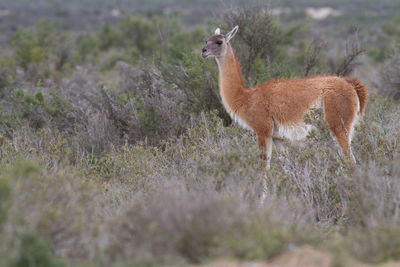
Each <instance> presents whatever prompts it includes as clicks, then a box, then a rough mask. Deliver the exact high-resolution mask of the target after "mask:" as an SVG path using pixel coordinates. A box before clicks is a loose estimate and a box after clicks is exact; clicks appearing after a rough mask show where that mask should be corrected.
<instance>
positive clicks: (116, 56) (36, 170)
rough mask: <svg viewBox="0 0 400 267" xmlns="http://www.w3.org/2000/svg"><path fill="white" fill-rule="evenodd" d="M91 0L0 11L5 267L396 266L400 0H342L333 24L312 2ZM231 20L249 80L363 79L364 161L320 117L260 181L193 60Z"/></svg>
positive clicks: (214, 87)
mask: <svg viewBox="0 0 400 267" xmlns="http://www.w3.org/2000/svg"><path fill="white" fill-rule="evenodd" d="M216 2H217V5H218V8H216V9H215V10H214V9H213V7H214V6H215V4H216ZM93 3H94V1H89V0H86V1H68V3H64V1H44V0H40V1H37V2H36V5H34V4H33V3H31V2H30V1H22V0H16V1H13V2H12V3H11V2H10V3H1V4H0V11H2V12H0V20H1V24H0V25H1V26H0V31H1V33H2V35H1V38H0V42H1V43H2V44H3V45H2V47H0V266H187V265H191V264H207V263H210V262H214V261H220V260H221V259H228V261H230V260H232V261H251V260H256V261H259V262H265V261H272V262H280V259H281V258H280V257H281V256H282V255H286V254H288V253H289V255H296V253H299V251H300V252H303V251H305V252H304V253H307V251H309V250H312V249H317V250H318V251H322V252H320V253H322V255H328V256H327V257H329V258H330V259H331V260H330V261H329V265H332V266H348V265H349V264H353V263H354V262H361V263H368V264H385V263H388V262H396V261H398V260H400V205H399V203H400V106H399V100H400V78H399V77H400V54H399V52H400V51H399V47H400V46H399V45H400V30H399V29H400V27H399V26H400V20H399V17H398V16H396V14H397V13H398V12H397V11H398V10H399V9H400V6H399V5H398V4H397V2H396V1H389V0H387V1H380V3H379V4H378V3H375V2H374V1H365V2H364V1H363V2H362V4H363V8H362V9H359V10H357V9H356V7H357V6H360V5H361V1H337V2H336V1H335V3H334V4H331V5H330V7H332V8H333V9H335V10H340V11H341V13H340V15H338V16H328V17H327V18H325V19H322V20H314V19H312V17H310V15H307V11H306V8H309V7H314V8H318V7H326V6H328V3H326V4H324V3H321V2H318V3H320V4H317V2H315V1H311V0H310V1H309V0H304V1H296V2H295V1H278V2H273V3H271V4H268V5H263V4H262V3H258V4H257V5H254V6H253V5H246V6H243V4H242V2H241V1H238V2H237V3H225V4H221V3H220V2H219V1H211V0H210V1H207V3H204V2H200V1H177V0H170V1H158V0H154V1H123V0H121V1H113V2H112V3H111V2H107V1H98V2H97V3H96V4H97V5H96V7H93V6H94V5H93ZM200 7H202V8H203V9H202V10H200V11H198V10H199V8H200ZM276 8H290V11H288V10H286V11H287V14H280V15H277V14H276V10H277V9H276ZM4 10H9V13H7V12H5V11H4ZM113 10H114V11H113ZM210 10H214V11H210ZM274 10H275V11H274ZM217 11H218V12H217ZM286 11H285V12H286ZM118 12H119V13H118ZM274 12H275V13H274ZM1 14H3V15H1ZM23 14H28V15H26V16H22V15H23ZM193 14H195V15H196V16H198V17H200V18H199V19H198V17H196V16H195V15H193ZM371 14H372V15H371ZM3 22H5V23H3ZM237 24H238V25H240V30H239V33H238V34H237V36H236V37H235V39H234V40H233V41H232V42H233V46H234V47H235V49H236V51H237V55H238V57H239V59H240V61H241V64H242V67H243V72H244V75H245V79H246V84H247V85H249V86H253V85H256V84H259V83H261V82H264V81H266V80H269V79H272V78H297V77H305V76H310V75H315V74H322V73H331V74H337V75H342V76H347V75H351V76H356V77H359V78H360V79H361V80H362V81H363V82H364V83H365V84H366V85H367V86H368V89H369V101H368V104H367V108H366V114H365V116H364V118H363V120H362V121H361V122H360V124H359V125H358V126H357V127H356V133H355V137H354V139H353V144H352V147H353V152H354V154H355V157H356V159H357V162H358V163H357V165H356V166H353V165H351V164H350V163H349V162H347V161H346V159H344V158H343V157H342V156H341V154H340V152H339V148H338V146H337V144H336V143H335V142H334V141H333V139H332V137H331V136H330V133H329V130H328V127H327V125H326V123H325V122H324V120H323V118H322V117H323V116H322V113H321V112H320V111H316V112H315V113H313V114H311V116H312V118H309V119H312V123H313V125H314V126H315V127H316V128H317V129H318V130H317V131H315V132H312V134H311V135H309V136H308V138H307V140H306V141H305V143H304V144H303V145H300V146H299V145H294V144H291V143H289V142H286V141H285V142H284V149H281V150H275V149H274V150H273V155H272V162H271V170H269V171H266V170H265V166H264V164H263V163H262V162H261V161H260V160H259V151H258V147H257V140H256V136H255V134H254V133H252V132H249V131H247V130H244V129H241V128H239V126H238V125H236V124H233V123H232V121H231V119H230V118H229V116H228V114H227V113H226V112H225V110H224V108H223V106H222V104H221V100H220V96H219V92H218V72H217V67H216V63H215V62H213V61H212V60H203V59H202V58H201V57H200V51H201V48H202V46H203V44H204V40H205V39H206V38H207V37H208V36H209V35H211V33H213V31H214V29H215V28H216V27H217V26H218V27H221V29H222V31H223V32H226V31H227V30H229V29H231V28H232V26H234V25H237ZM262 179H265V180H266V181H267V192H266V193H267V194H266V200H265V201H264V203H262V204H260V203H259V200H258V199H259V198H258V195H259V193H260V184H261V181H262Z"/></svg>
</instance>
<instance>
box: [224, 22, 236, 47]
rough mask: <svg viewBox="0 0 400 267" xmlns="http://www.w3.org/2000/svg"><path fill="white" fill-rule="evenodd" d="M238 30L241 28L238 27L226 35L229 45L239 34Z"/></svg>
mask: <svg viewBox="0 0 400 267" xmlns="http://www.w3.org/2000/svg"><path fill="white" fill-rule="evenodd" d="M238 29H239V26H238V25H236V26H235V27H234V28H233V29H232V30H231V31H230V32H228V33H227V34H226V36H225V37H226V42H227V43H228V42H229V41H230V40H231V39H232V38H233V37H234V36H235V34H236V33H237V31H238Z"/></svg>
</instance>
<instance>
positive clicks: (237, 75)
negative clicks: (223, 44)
mask: <svg viewBox="0 0 400 267" xmlns="http://www.w3.org/2000/svg"><path fill="white" fill-rule="evenodd" d="M216 60H217V63H218V68H219V90H220V95H221V98H222V102H223V104H224V106H225V108H226V109H228V112H234V113H236V111H237V110H238V109H239V108H240V107H241V106H242V105H243V104H244V103H245V101H246V98H247V95H248V90H246V88H245V84H244V79H243V76H242V70H241V67H240V63H239V61H238V60H237V58H236V55H235V52H234V51H233V49H232V47H231V45H230V44H229V43H228V44H227V51H226V54H225V56H223V57H219V58H216Z"/></svg>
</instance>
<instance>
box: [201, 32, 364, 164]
mask: <svg viewBox="0 0 400 267" xmlns="http://www.w3.org/2000/svg"><path fill="white" fill-rule="evenodd" d="M220 39H223V35H214V36H212V37H211V38H210V39H209V40H208V41H207V45H206V47H205V48H204V49H203V53H205V54H206V55H203V56H205V57H206V56H208V54H210V53H211V55H213V56H215V57H216V59H217V62H218V66H219V73H220V74H219V77H220V78H219V79H220V81H219V84H220V94H221V97H222V100H223V104H224V106H225V108H226V109H227V111H228V113H230V115H231V117H232V118H233V119H234V120H236V121H237V122H239V124H241V125H242V126H245V127H246V126H248V127H249V128H251V129H252V130H254V131H255V132H256V134H257V137H258V145H259V147H260V149H261V151H262V153H261V158H263V159H266V160H267V166H268V167H269V160H270V156H271V145H272V139H273V138H277V139H281V138H283V137H284V136H281V135H280V133H284V134H287V135H289V134H288V133H286V132H285V131H287V132H289V130H290V129H292V130H293V129H294V133H296V131H297V133H298V135H299V136H303V135H304V133H306V132H307V131H306V130H305V129H308V128H307V127H308V126H306V125H305V124H304V122H303V116H304V115H305V114H306V113H307V112H309V111H310V109H311V108H313V107H314V106H316V105H318V104H320V103H322V104H323V109H324V115H325V120H326V121H327V123H328V125H329V127H330V129H331V131H332V132H333V134H334V135H335V136H336V138H337V141H338V143H339V145H340V146H341V148H342V150H343V153H344V154H345V155H349V156H350V158H351V159H352V160H353V161H355V159H354V156H353V155H352V152H351V148H350V143H351V133H352V131H353V126H354V122H355V120H356V117H357V111H358V108H359V114H360V115H362V114H364V111H365V105H366V102H367V97H368V96H367V90H366V87H365V86H364V85H363V84H362V83H361V82H360V81H359V80H358V79H355V78H350V77H345V78H341V77H337V76H314V77H308V78H303V79H280V80H271V81H268V82H266V83H264V84H261V85H258V86H256V87H254V88H250V89H247V88H245V84H244V79H243V76H242V72H241V67H240V63H239V61H238V60H237V58H236V55H235V52H234V50H233V49H232V47H231V45H230V43H229V40H228V41H227V42H224V44H223V45H221V44H219V45H215V44H214V42H216V40H220ZM210 50H212V52H209V51H210ZM288 129H289V130H288ZM292 136H293V138H295V137H297V136H296V135H295V134H293V135H292Z"/></svg>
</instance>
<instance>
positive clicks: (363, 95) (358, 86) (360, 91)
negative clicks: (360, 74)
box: [344, 77, 368, 116]
mask: <svg viewBox="0 0 400 267" xmlns="http://www.w3.org/2000/svg"><path fill="white" fill-rule="evenodd" d="M344 79H345V80H346V82H348V83H349V84H351V85H352V86H353V87H354V89H355V90H356V92H357V95H358V100H359V101H360V116H362V115H364V112H365V105H366V104H367V100H368V91H367V88H366V87H365V85H364V84H363V83H362V82H361V81H360V80H359V79H357V78H353V77H344Z"/></svg>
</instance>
